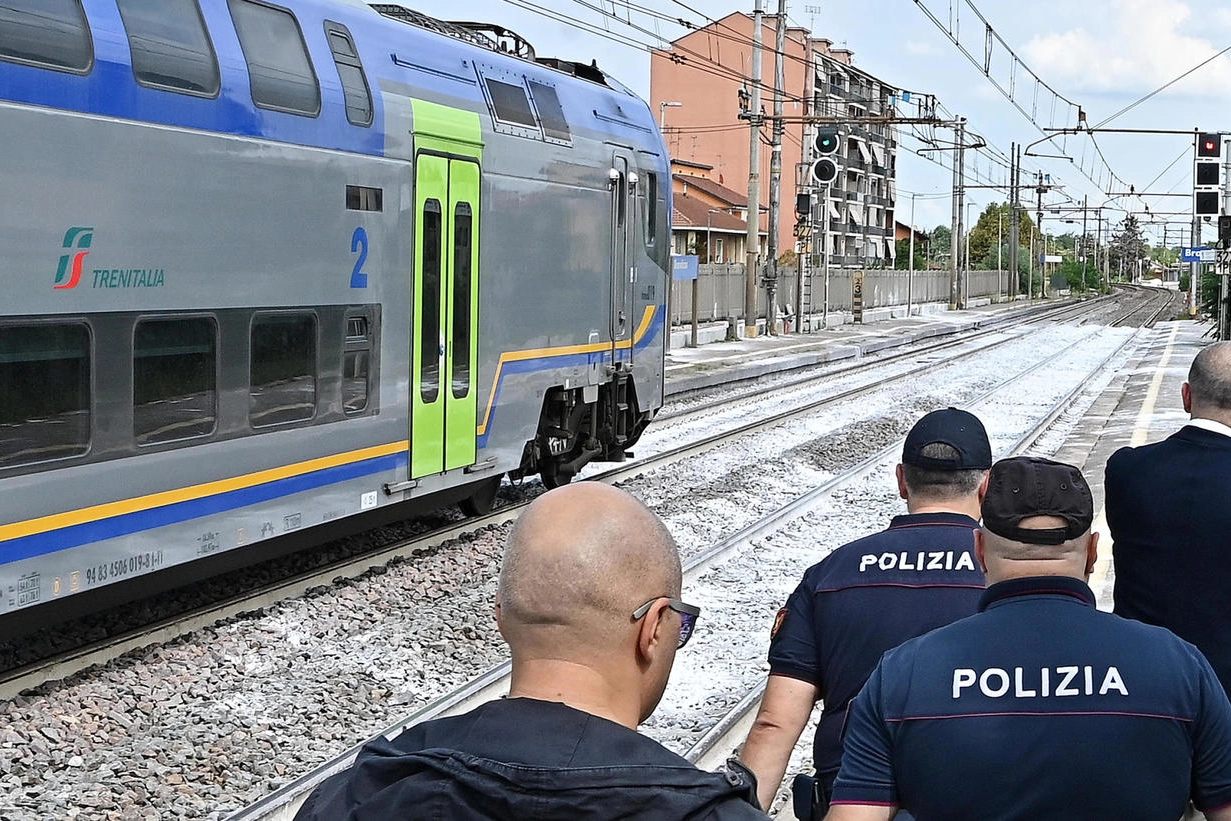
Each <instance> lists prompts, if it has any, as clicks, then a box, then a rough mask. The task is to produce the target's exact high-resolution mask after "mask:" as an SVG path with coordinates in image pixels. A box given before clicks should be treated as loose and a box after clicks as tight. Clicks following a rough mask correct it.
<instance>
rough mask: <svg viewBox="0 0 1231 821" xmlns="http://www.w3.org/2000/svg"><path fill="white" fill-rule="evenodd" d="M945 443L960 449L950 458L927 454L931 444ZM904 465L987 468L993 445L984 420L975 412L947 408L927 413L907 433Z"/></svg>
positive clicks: (938, 468)
mask: <svg viewBox="0 0 1231 821" xmlns="http://www.w3.org/2000/svg"><path fill="white" fill-rule="evenodd" d="M935 444H945V445H949V446H950V447H952V448H953V449H954V450H956V451H957V456H956V457H955V458H951V459H937V458H934V457H931V456H924V455H923V449H924V448H925V447H927V446H928V445H935ZM902 464H904V465H910V466H912V467H917V468H923V469H924V470H987V469H988V468H990V467H991V466H992V446H991V444H990V443H989V442H988V441H987V431H985V430H984V429H983V423H982V422H980V421H979V418H978V417H977V416H975V415H974V414H973V413H969V412H968V411H964V410H958V409H957V408H945V409H943V410H934V411H932V412H931V413H929V414H927V415H926V416H924V417H923V418H922V419H920V420H919V421H918V422H916V423H915V426H914V427H913V428H911V429H910V433H908V434H906V444H905V445H904V446H903V447H902Z"/></svg>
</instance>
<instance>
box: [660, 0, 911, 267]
mask: <svg viewBox="0 0 1231 821" xmlns="http://www.w3.org/2000/svg"><path fill="white" fill-rule="evenodd" d="M775 25H776V21H775V18H774V16H773V15H766V16H765V18H764V20H763V28H762V32H761V38H762V42H763V44H764V46H765V48H764V50H763V51H762V62H761V76H762V81H763V82H764V83H765V84H766V85H767V86H772V82H773V74H774V71H773V60H774V52H773V43H774V27H775ZM752 31H753V20H752V18H751V17H750V16H749V15H747V14H744V13H742V12H736V13H733V14H730V15H728V16H726V17H724V18H722V19H721V20H718V21H716V22H714V23H712V24H710V25H708V26H706V27H704V28H701V29H697V30H696V31H693V32H690V33H688V34H686V35H684V36H683V37H681V38H679V39H678V40H675V41H673V42H672V44H671V48H669V49H665V50H655V51H654V52H652V53H651V56H650V105H651V107H652V108H654V109H655V110H656V112H657V113H658V115H659V118H660V122H661V123H662V124H663V131H664V135H665V138H666V141H667V145H668V148H669V150H670V152H671V155H672V158H673V169H674V171H675V181H674V186H675V193H676V196H677V197H681V196H682V192H683V191H685V190H686V189H687V185H688V184H689V182H690V180H689V179H687V178H689V177H702V178H704V179H705V180H707V181H709V182H712V183H715V184H717V185H718V186H721V187H722V188H723V189H724V191H725V193H721V195H715V196H709V197H707V195H706V192H705V191H704V190H703V186H702V185H699V184H697V183H696V182H695V181H693V182H692V187H691V189H687V190H688V196H692V197H695V198H696V199H697V201H705V202H707V203H708V205H707V210H708V209H709V208H720V207H721V208H724V209H727V208H729V209H730V210H732V212H733V213H734V212H738V213H741V214H742V215H744V216H746V214H745V213H744V212H746V211H747V194H746V192H747V189H748V166H749V163H748V127H747V121H746V120H741V119H739V113H740V91H741V89H743V87H744V81H743V77H745V76H747V74H748V67H749V65H750V63H751V52H752V46H751V40H752ZM785 53H786V63H785V78H786V87H785V95H784V98H785V105H784V111H783V113H784V115H785V117H786V118H787V123H786V126H785V134H784V140H783V144H782V169H783V173H782V189H781V190H782V195H781V201H782V211H781V221H780V228H779V233H778V252H779V254H781V253H783V252H785V251H789V250H799V251H811V252H812V254H813V255H814V257H817V258H819V257H820V255H821V254H822V253H823V250H824V249H825V248H826V247H827V248H828V251H829V256H830V264H831V266H834V267H881V266H883V267H892V265H893V256H894V242H893V240H894V210H893V209H894V202H895V199H896V191H895V182H894V181H895V174H896V165H897V133H896V130H895V128H894V127H893V126H889V125H879V124H878V125H865V126H853V125H844V126H842V128H841V135H842V146H841V148H840V150H839V152H838V157H837V158H838V163H839V166H840V168H841V170H840V172H839V176H838V179H837V180H836V181H835V182H834V184H833V185H831V186H828V196H827V197H825V201H823V202H822V201H821V199H822V197H821V192H822V187H821V186H819V185H815V184H814V183H813V182H812V181H811V179H810V178H809V170H810V167H811V164H812V161H813V160H814V159H815V157H814V156H813V146H812V141H813V135H814V134H815V128H814V127H812V126H810V125H807V124H805V122H804V118H805V115H809V114H817V115H822V116H840V117H867V116H878V115H884V114H889V113H892V110H893V100H894V98H895V95H898V94H899V93H900V92H898V90H897V89H895V88H893V87H892V86H889V85H887V84H885V83H883V82H882V81H880V80H878V79H877V78H875V77H873V76H872V75H870V74H868V73H867V72H865V71H863V70H861V69H858V68H855V67H854V66H853V65H852V64H851V62H852V53H851V51H850V50H848V49H845V48H834V47H833V44H832V43H831V42H830V41H829V40H825V39H821V38H813V37H812V36H811V33H810V32H809V31H808V30H807V29H804V28H800V27H790V28H788V30H787V41H786V48H785ZM698 55H700V56H698ZM762 111H763V113H764V114H766V115H768V114H770V113H772V111H773V96H772V92H768V91H765V92H763V94H762ZM765 134H766V136H768V134H769V126H768V125H767V126H766V128H765ZM769 163H770V149H769V145H768V144H767V143H766V142H765V141H762V144H761V160H760V171H761V194H760V203H761V206H762V208H765V207H766V206H768V203H769V177H770V174H769ZM702 172H704V173H702ZM805 192H814V193H815V205H814V206H813V213H812V225H813V228H814V237H809V236H808V235H807V233H806V232H803V238H802V239H800V238H797V230H796V203H797V197H796V195H797V194H800V193H805ZM741 204H742V209H741V208H740V207H739V206H740V205H741ZM694 205H695V203H689V204H688V205H686V206H685V208H688V209H692V213H690V215H689V216H688V220H690V221H691V220H692V219H695V218H696V217H698V216H701V215H700V213H699V212H697V211H696V210H695V208H694ZM716 219H717V215H711V217H710V221H711V224H714V220H716ZM760 225H761V229H762V230H763V231H764V230H767V229H768V219H767V217H766V215H765V213H764V211H762V214H761V222H760ZM723 251H724V255H725V256H726V257H727V258H728V259H729V258H730V256H731V252H730V250H729V248H728V246H727V243H726V238H725V237H724V248H723ZM736 261H739V260H736Z"/></svg>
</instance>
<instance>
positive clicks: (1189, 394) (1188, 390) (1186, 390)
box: [1180, 382, 1193, 413]
mask: <svg viewBox="0 0 1231 821" xmlns="http://www.w3.org/2000/svg"><path fill="white" fill-rule="evenodd" d="M1180 400H1181V401H1182V402H1183V403H1184V412H1185V413H1192V412H1193V389H1192V387H1191V386H1190V385H1189V384H1188V383H1187V382H1185V383H1184V384H1183V385H1181V386H1180Z"/></svg>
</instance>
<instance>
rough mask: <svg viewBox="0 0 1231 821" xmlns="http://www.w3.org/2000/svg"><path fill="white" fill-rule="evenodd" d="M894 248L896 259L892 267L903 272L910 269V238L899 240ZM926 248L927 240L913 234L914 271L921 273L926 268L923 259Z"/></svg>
mask: <svg viewBox="0 0 1231 821" xmlns="http://www.w3.org/2000/svg"><path fill="white" fill-rule="evenodd" d="M894 248H895V249H896V251H897V255H898V256H897V259H896V260H894V264H893V267H894V268H896V269H897V270H899V271H905V270H906V269H907V268H909V267H910V237H907V238H906V239H900V240H898V241H897V242H896V243H894ZM926 248H927V239H926V237H925V236H924V235H923V234H915V270H916V271H921V270H923V269H924V268H926V267H927V260H926V259H924V251H925V249H926Z"/></svg>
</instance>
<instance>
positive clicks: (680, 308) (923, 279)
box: [671, 264, 1008, 324]
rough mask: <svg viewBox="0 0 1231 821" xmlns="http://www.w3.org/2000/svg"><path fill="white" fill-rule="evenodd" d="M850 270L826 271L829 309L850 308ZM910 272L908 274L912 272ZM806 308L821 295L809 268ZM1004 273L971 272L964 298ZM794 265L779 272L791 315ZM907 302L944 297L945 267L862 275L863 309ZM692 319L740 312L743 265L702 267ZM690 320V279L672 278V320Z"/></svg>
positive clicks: (995, 289) (760, 312)
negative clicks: (696, 308) (809, 292)
mask: <svg viewBox="0 0 1231 821" xmlns="http://www.w3.org/2000/svg"><path fill="white" fill-rule="evenodd" d="M855 273H856V272H855V271H854V270H853V269H850V268H837V269H831V270H830V272H829V309H830V310H831V311H849V310H850V309H851V284H852V282H853V280H854V277H855ZM912 273H913V276H912ZM811 276H812V282H811V294H810V296H809V303H808V309H809V311H810V313H813V314H819V313H820V312H821V310H822V306H823V305H824V299H825V275H824V272H822V271H813V272H812V274H811ZM1007 276H1008V274H1007V273H1006V272H1004V271H971V272H970V279H969V285H968V291H967V294H966V296H968V297H993V298H994V297H995V296H996V295H997V294H1000V293H1003V292H1004V288H1005V282H1006V278H1007ZM796 278H797V272H796V270H795V269H794V268H781V269H779V271H778V296H777V304H778V310H779V311H780V312H781V311H783V309H784V306H790V313H792V314H793V313H795V282H796ZM908 290H909V292H910V301H911V303H912V304H915V305H917V304H919V303H923V302H948V301H949V272H948V271H914V272H910V271H893V270H883V269H876V270H871V271H864V273H863V307H864V309H865V310H868V309H871V308H884V307H890V306H895V305H905V304H906V302H907V292H908ZM697 306H698V308H699V309H700V312H699V313H698V316H697V318H698V319H699V320H700V321H702V322H710V321H713V320H724V321H725V320H728V319H735V318H739V317H742V316H743V315H744V266H743V265H735V264H728V265H701V266H699V275H698V278H697ZM765 307H766V294H765V288H764V287H763V286H758V287H757V316H758V317H764V316H765ZM691 319H692V283H691V282H685V281H681V282H675V283H673V285H672V289H671V320H672V322H673V323H675V324H680V323H683V322H688V321H691Z"/></svg>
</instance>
